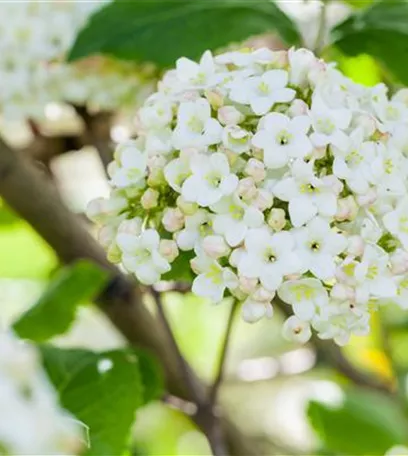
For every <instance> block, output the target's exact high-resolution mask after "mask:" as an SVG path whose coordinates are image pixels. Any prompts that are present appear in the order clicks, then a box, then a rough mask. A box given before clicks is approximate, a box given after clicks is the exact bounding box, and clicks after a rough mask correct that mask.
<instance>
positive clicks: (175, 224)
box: [162, 208, 184, 233]
mask: <svg viewBox="0 0 408 456" xmlns="http://www.w3.org/2000/svg"><path fill="white" fill-rule="evenodd" d="M162 223H163V226H164V228H165V229H166V230H167V231H168V232H169V233H174V232H176V231H179V230H181V228H183V226H184V215H183V213H182V212H181V211H180V209H178V208H169V209H166V210H165V211H164V214H163V218H162Z"/></svg>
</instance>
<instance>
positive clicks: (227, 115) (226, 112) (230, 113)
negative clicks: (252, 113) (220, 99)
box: [218, 106, 245, 125]
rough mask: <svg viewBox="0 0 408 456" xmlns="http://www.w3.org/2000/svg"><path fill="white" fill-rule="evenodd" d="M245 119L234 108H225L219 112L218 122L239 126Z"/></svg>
mask: <svg viewBox="0 0 408 456" xmlns="http://www.w3.org/2000/svg"><path fill="white" fill-rule="evenodd" d="M244 119H245V116H244V115H243V114H241V113H240V112H239V111H238V109H237V108H234V106H223V107H221V108H220V109H219V110H218V120H219V121H220V123H222V124H223V125H238V124H239V123H240V122H242V121H243V120H244Z"/></svg>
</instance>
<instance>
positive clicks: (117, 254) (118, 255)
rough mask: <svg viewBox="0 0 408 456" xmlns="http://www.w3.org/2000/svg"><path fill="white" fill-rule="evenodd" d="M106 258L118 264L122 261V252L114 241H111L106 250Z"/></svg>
mask: <svg viewBox="0 0 408 456" xmlns="http://www.w3.org/2000/svg"><path fill="white" fill-rule="evenodd" d="M106 258H107V259H108V260H109V261H110V262H111V263H114V264H119V263H120V262H121V261H122V252H121V250H120V248H119V247H118V245H117V244H116V242H113V243H112V244H111V245H110V246H109V248H108V250H107V252H106Z"/></svg>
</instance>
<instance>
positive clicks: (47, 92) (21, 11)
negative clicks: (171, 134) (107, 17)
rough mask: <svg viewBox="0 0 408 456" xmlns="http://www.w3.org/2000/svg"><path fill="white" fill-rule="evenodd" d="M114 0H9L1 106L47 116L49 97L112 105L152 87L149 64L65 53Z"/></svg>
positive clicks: (1, 50) (0, 29)
mask: <svg viewBox="0 0 408 456" xmlns="http://www.w3.org/2000/svg"><path fill="white" fill-rule="evenodd" d="M107 1H108V2H109V1H110V0H94V1H72V2H64V1H44V2H42V1H37V0H27V1H24V2H3V3H2V6H1V8H2V9H1V12H2V16H1V19H0V35H1V41H0V56H1V57H0V78H1V81H2V84H1V88H0V110H1V113H2V115H3V117H5V118H6V119H12V120H14V119H17V120H20V119H28V118H29V119H35V120H41V119H42V118H43V117H44V111H45V107H46V105H47V104H48V103H51V102H53V103H71V104H74V105H80V106H83V105H87V106H89V107H90V108H92V109H99V110H110V109H114V108H117V107H121V106H123V105H125V104H126V103H130V104H132V105H133V104H134V103H136V101H137V100H138V99H139V98H140V95H141V91H142V92H144V93H149V91H150V81H149V79H151V78H150V77H149V72H150V73H151V69H149V68H148V67H147V66H145V67H141V66H139V65H135V64H133V63H128V62H119V61H116V60H114V59H110V58H106V57H100V56H97V57H91V58H87V59H83V60H81V61H80V62H78V63H76V62H74V63H72V64H71V63H66V62H65V58H66V56H67V54H68V52H69V50H70V48H71V46H72V45H73V43H74V40H75V37H76V35H77V34H78V32H79V30H80V29H81V28H82V27H83V26H84V25H85V23H86V21H87V19H88V18H89V16H90V15H91V14H92V13H93V12H95V11H96V10H98V9H99V8H101V7H102V6H103V5H104V4H105V3H107Z"/></svg>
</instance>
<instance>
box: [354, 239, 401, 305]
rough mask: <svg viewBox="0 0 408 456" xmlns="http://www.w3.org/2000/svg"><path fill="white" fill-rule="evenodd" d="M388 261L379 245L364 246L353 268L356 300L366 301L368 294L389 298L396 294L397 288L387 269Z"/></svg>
mask: <svg viewBox="0 0 408 456" xmlns="http://www.w3.org/2000/svg"><path fill="white" fill-rule="evenodd" d="M388 263H389V257H388V255H387V253H386V252H385V251H384V250H382V249H381V248H380V247H378V246H374V245H367V246H366V247H365V249H364V254H363V258H362V260H361V262H360V263H357V264H356V266H355V269H354V277H355V279H356V280H357V282H358V286H357V289H356V293H357V295H358V298H357V299H358V301H362V302H364V301H368V299H369V297H370V296H374V297H375V298H389V297H393V296H395V295H396V293H397V289H396V286H395V283H394V281H393V280H392V277H391V272H390V271H389V270H388Z"/></svg>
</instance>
